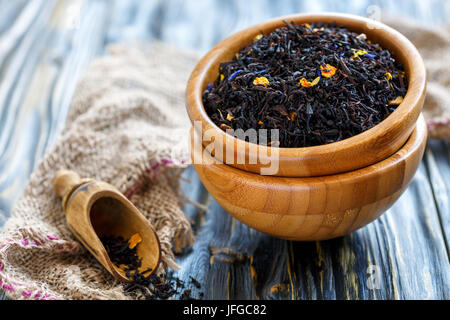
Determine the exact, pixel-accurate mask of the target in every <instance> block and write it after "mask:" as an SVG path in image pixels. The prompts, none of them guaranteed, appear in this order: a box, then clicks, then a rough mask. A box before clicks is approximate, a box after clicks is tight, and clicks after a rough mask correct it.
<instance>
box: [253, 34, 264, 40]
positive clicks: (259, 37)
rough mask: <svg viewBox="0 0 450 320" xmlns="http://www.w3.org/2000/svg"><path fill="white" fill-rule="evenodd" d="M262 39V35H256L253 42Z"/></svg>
mask: <svg viewBox="0 0 450 320" xmlns="http://www.w3.org/2000/svg"><path fill="white" fill-rule="evenodd" d="M262 37H263V35H262V34H258V35H257V36H256V37H255V38H254V40H255V41H257V40H260V39H261V38H262Z"/></svg>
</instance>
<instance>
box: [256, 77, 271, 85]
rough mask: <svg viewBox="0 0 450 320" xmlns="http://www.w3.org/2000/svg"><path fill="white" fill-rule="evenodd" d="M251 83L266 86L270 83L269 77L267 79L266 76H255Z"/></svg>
mask: <svg viewBox="0 0 450 320" xmlns="http://www.w3.org/2000/svg"><path fill="white" fill-rule="evenodd" d="M253 84H254V85H255V86H257V85H259V84H261V85H263V86H265V87H267V86H268V85H269V84H270V82H269V79H267V78H266V77H256V78H255V80H253Z"/></svg>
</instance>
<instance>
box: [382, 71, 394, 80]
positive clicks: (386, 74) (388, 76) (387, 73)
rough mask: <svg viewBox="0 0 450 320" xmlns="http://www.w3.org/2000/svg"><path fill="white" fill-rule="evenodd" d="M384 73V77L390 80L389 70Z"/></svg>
mask: <svg viewBox="0 0 450 320" xmlns="http://www.w3.org/2000/svg"><path fill="white" fill-rule="evenodd" d="M384 75H385V76H386V79H388V80H392V74H391V73H390V72H386V73H385V74H384Z"/></svg>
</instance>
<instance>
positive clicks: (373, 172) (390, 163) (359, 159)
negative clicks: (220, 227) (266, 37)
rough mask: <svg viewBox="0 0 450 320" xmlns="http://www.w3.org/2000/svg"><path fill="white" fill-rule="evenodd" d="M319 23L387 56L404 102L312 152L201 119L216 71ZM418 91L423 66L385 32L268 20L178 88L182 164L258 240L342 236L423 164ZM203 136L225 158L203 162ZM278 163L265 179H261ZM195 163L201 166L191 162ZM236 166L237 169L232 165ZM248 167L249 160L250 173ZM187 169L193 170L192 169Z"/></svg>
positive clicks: (328, 18) (309, 18)
mask: <svg viewBox="0 0 450 320" xmlns="http://www.w3.org/2000/svg"><path fill="white" fill-rule="evenodd" d="M283 20H286V21H294V22H295V23H296V24H303V23H312V22H323V23H333V22H336V23H337V24H338V25H343V26H345V27H347V28H348V29H350V30H352V31H355V32H359V33H365V34H366V35H367V37H368V39H370V40H372V41H373V42H378V43H380V44H381V45H382V46H383V47H385V48H387V49H389V50H390V51H391V52H392V54H393V55H394V56H395V58H396V59H397V60H399V61H400V62H401V63H402V64H403V65H404V67H405V71H406V74H407V76H408V80H409V84H408V92H407V94H406V96H405V97H404V100H403V102H402V103H401V104H400V105H399V106H398V108H397V109H396V110H395V111H394V112H393V113H392V114H391V115H390V116H389V117H388V118H386V119H385V120H384V121H382V122H381V123H379V124H378V125H376V126H374V127H373V128H371V129H369V130H367V131H365V132H363V133H361V134H358V135H356V136H354V137H351V138H348V139H345V140H342V141H339V142H335V143H331V144H327V145H322V146H315V147H306V148H277V150H274V149H273V148H271V147H266V146H261V145H253V144H251V143H248V142H244V141H242V140H238V139H236V138H235V137H233V136H232V135H229V134H226V133H225V132H224V131H222V130H221V129H220V128H218V127H217V126H216V125H215V124H214V123H213V121H212V120H211V119H210V118H209V116H208V115H207V113H206V111H205V109H204V107H203V103H202V93H203V91H204V90H205V88H206V86H207V85H208V83H211V82H214V81H215V79H216V78H217V76H218V66H219V64H220V63H221V62H225V61H228V60H231V59H232V58H233V56H234V55H235V53H236V52H238V51H239V50H240V48H242V47H244V46H245V45H246V44H248V43H249V42H251V41H252V39H253V38H254V37H255V36H256V35H258V34H260V32H261V31H263V32H264V33H265V34H267V33H270V32H271V31H273V30H274V29H276V28H279V27H282V26H283V25H284V22H283ZM425 88H426V73H425V67H424V64H423V60H422V58H421V57H420V55H419V53H418V51H417V49H416V48H415V47H414V45H413V44H412V43H411V42H410V41H409V40H408V39H406V38H405V37H404V36H403V35H401V34H400V33H399V32H397V31H395V30H394V29H392V28H390V27H388V26H386V25H384V24H382V23H378V22H375V21H372V20H368V19H365V18H362V17H357V16H351V15H341V14H320V15H319V14H315V15H294V16H288V17H281V18H277V19H274V20H271V21H268V22H265V23H261V24H258V25H256V26H253V27H250V28H248V29H245V30H243V31H241V32H239V33H236V34H234V35H232V36H230V37H229V38H227V39H225V40H224V41H222V42H220V43H219V44H218V45H216V46H215V47H214V48H213V49H212V50H211V51H210V52H209V53H207V54H206V55H205V56H204V57H203V59H202V60H201V61H200V62H199V63H198V65H197V66H196V68H195V69H194V71H193V73H192V75H191V77H190V79H189V82H188V86H187V91H186V95H187V110H188V114H189V117H190V119H191V121H192V123H193V130H192V141H193V146H195V145H200V148H193V149H192V150H193V152H192V156H193V159H194V166H195V168H196V170H197V172H198V175H199V177H200V179H201V180H202V182H203V184H204V185H205V187H206V189H207V190H208V191H209V192H210V193H211V195H212V196H213V197H214V198H215V199H216V200H217V202H218V203H219V204H220V205H222V206H223V207H224V208H225V209H226V210H227V211H228V212H229V213H230V214H232V215H233V216H234V217H235V218H237V219H238V220H240V221H242V222H243V223H245V224H247V225H249V226H251V227H253V228H255V229H257V230H260V231H262V232H265V233H268V234H271V235H273V236H277V237H280V238H285V239H291V240H323V239H330V238H335V237H339V236H342V235H345V234H348V233H350V232H352V231H354V230H356V229H358V228H360V227H363V226H364V225H366V224H368V223H369V222H371V221H373V220H374V219H376V218H377V217H378V216H380V215H381V214H382V213H383V212H384V211H385V210H387V209H388V208H389V207H390V206H391V205H392V204H393V203H394V202H395V201H396V200H397V199H398V197H399V196H400V195H401V194H402V193H403V191H404V190H405V189H406V188H407V186H408V185H409V183H410V182H411V180H412V178H413V176H414V173H415V171H416V170H417V168H418V166H419V163H420V160H421V158H422V156H423V152H424V148H425V144H426V136H427V130H426V125H425V121H424V119H423V117H422V116H421V115H420V112H421V109H422V106H423V101H424V96H425ZM204 132H209V133H211V132H213V133H214V134H213V136H214V138H215V141H216V142H220V143H219V144H217V145H220V146H222V147H223V149H222V150H220V151H221V152H219V153H220V154H221V155H225V154H226V152H227V150H228V149H229V148H230V147H231V148H232V150H233V156H232V157H230V159H226V160H224V161H222V160H223V159H218V157H217V156H216V153H217V151H218V150H213V151H211V152H209V149H208V148H207V149H206V150H205V147H207V146H208V145H211V142H210V141H207V140H205V139H203V138H202V137H203V133H204ZM274 153H276V154H277V155H278V157H277V159H278V163H277V165H278V168H279V169H278V170H277V172H276V173H275V174H274V175H262V174H261V172H262V171H261V169H263V168H265V167H267V166H268V165H267V163H268V162H269V161H272V160H273V158H272V157H271V156H272V155H273V154H274ZM198 159H202V161H198ZM237 159H245V161H244V163H239V161H237ZM249 159H257V161H256V162H255V163H252V164H250V162H251V161H249ZM196 160H197V161H196Z"/></svg>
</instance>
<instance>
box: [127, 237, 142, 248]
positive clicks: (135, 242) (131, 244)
mask: <svg viewBox="0 0 450 320" xmlns="http://www.w3.org/2000/svg"><path fill="white" fill-rule="evenodd" d="M141 241H142V237H141V235H140V234H139V233H135V234H133V235H132V236H131V238H130V240H128V243H129V245H128V247H129V248H130V249H133V248H134V247H136V246H137V245H138V244H139V243H141Z"/></svg>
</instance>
